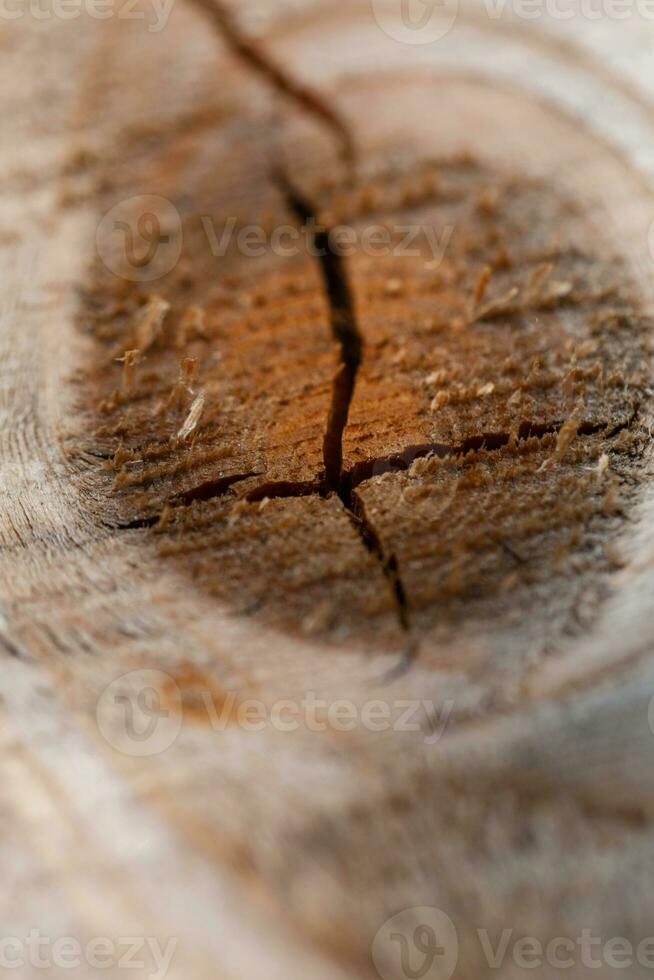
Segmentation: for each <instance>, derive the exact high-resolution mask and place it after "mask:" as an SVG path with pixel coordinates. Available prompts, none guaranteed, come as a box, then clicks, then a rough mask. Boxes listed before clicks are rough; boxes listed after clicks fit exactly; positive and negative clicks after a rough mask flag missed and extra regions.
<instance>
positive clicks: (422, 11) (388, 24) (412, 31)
mask: <svg viewBox="0 0 654 980" xmlns="http://www.w3.org/2000/svg"><path fill="white" fill-rule="evenodd" d="M372 9H373V13H374V15H375V20H376V21H377V23H378V24H379V26H380V27H381V29H382V30H383V32H384V33H385V34H387V35H388V37H390V38H392V39H393V40H394V41H399V42H400V43H402V44H433V43H434V42H435V41H440V40H441V38H444V37H445V36H446V35H447V34H449V32H450V31H451V30H452V28H453V27H454V24H455V22H456V19H457V17H458V14H459V0H372Z"/></svg>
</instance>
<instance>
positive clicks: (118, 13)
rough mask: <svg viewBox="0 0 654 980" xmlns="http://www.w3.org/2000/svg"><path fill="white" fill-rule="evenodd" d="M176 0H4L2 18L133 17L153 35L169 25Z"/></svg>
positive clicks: (72, 18)
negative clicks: (140, 0) (142, 1)
mask: <svg viewBox="0 0 654 980" xmlns="http://www.w3.org/2000/svg"><path fill="white" fill-rule="evenodd" d="M174 3H175V0H145V2H144V3H139V2H137V0H0V21H2V20H6V21H14V20H23V19H24V18H26V17H29V18H31V19H32V20H41V21H42V20H47V21H50V20H64V21H70V20H78V19H79V18H80V17H90V18H91V20H112V19H114V20H131V21H140V22H141V23H142V24H144V26H145V28H146V30H147V31H148V33H150V34H159V33H160V32H161V31H163V30H164V28H165V27H166V26H167V24H168V21H169V19H170V15H171V13H172V9H173V6H174Z"/></svg>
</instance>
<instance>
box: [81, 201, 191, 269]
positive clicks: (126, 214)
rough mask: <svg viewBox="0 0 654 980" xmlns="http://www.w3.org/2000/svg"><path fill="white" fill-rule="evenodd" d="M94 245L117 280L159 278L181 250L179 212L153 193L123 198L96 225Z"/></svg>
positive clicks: (173, 266) (173, 262) (177, 259)
mask: <svg viewBox="0 0 654 980" xmlns="http://www.w3.org/2000/svg"><path fill="white" fill-rule="evenodd" d="M96 248H97V253H98V256H99V257H100V259H101V261H102V262H103V264H104V265H105V267H106V268H107V269H108V270H109V272H112V273H113V274H114V275H115V276H119V277H120V278H121V279H128V280H129V281H130V282H153V281H154V280H156V279H161V278H162V277H163V276H165V275H167V273H169V272H171V271H172V269H174V268H175V266H176V265H177V262H178V261H179V257H180V255H181V252H182V223H181V220H180V217H179V212H178V211H177V208H176V207H175V206H174V205H173V204H172V203H171V202H170V201H168V200H167V199H166V198H165V197H158V196H157V195H155V194H140V195H138V196H137V197H130V198H127V199H126V200H125V201H121V202H120V203H119V204H116V205H115V206H114V207H112V208H111V210H110V211H108V212H107V213H106V214H105V216H104V218H103V219H102V221H101V222H100V224H99V225H98V230H97V234H96Z"/></svg>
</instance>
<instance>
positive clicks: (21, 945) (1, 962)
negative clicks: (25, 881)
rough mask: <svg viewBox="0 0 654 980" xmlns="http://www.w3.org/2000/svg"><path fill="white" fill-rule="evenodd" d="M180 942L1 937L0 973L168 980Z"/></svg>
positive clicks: (39, 935) (38, 934) (34, 931)
mask: <svg viewBox="0 0 654 980" xmlns="http://www.w3.org/2000/svg"><path fill="white" fill-rule="evenodd" d="M177 944H178V940H177V939H168V940H167V941H166V943H162V942H161V941H160V940H159V939H153V938H152V937H149V938H146V937H143V936H129V937H128V936H123V937H120V938H117V939H110V938H108V937H107V936H95V937H93V938H92V939H89V940H88V941H87V942H85V943H82V942H80V940H79V939H76V938H75V937H74V936H58V937H57V938H52V937H51V936H44V935H43V934H42V933H41V931H40V930H39V929H31V930H30V932H29V933H28V934H27V935H26V936H20V937H19V936H2V935H0V970H1V971H3V972H4V971H5V970H8V971H12V972H13V971H14V970H16V971H21V972H23V971H25V970H26V969H27V968H29V967H31V968H32V969H34V970H43V971H52V970H82V969H84V970H86V969H87V968H90V969H91V970H115V969H118V970H139V971H140V972H139V976H141V977H144V978H147V980H165V977H166V976H167V975H168V971H169V970H170V967H171V964H172V961H173V957H174V955H175V951H176V949H177Z"/></svg>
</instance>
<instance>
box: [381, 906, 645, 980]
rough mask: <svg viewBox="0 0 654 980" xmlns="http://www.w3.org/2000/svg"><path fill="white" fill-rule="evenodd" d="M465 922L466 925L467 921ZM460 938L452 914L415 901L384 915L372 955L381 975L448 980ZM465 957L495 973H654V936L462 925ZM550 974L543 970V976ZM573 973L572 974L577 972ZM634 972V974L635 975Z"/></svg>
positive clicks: (395, 979)
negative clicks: (535, 932) (545, 935)
mask: <svg viewBox="0 0 654 980" xmlns="http://www.w3.org/2000/svg"><path fill="white" fill-rule="evenodd" d="M468 926H469V924H468ZM460 942H462V939H461V937H460V936H459V933H458V931H457V928H456V926H455V924H454V922H453V921H452V919H451V918H450V917H449V915H447V914H446V913H445V912H443V911H442V910H441V909H438V908H432V907H430V906H418V907H415V908H409V909H404V910H403V911H401V912H398V913H397V914H396V915H394V916H392V918H390V919H388V920H387V921H386V922H385V923H384V924H383V925H382V926H381V928H380V929H379V930H378V932H377V934H376V936H375V938H374V940H373V944H372V960H373V963H374V965H375V968H376V970H377V973H378V974H379V976H380V977H381V978H382V980H449V978H450V977H451V976H452V975H453V974H454V971H455V970H456V967H457V964H458V961H459V949H460V945H459V944H460ZM466 946H467V949H466V958H467V959H468V960H469V961H473V960H477V961H478V962H479V963H481V964H483V965H484V968H485V969H488V970H497V971H498V972H500V975H503V974H504V972H506V971H508V970H509V969H510V970H511V976H513V975H514V974H515V971H516V969H517V970H524V971H526V974H527V975H528V976H534V972H533V971H535V970H544V969H548V968H549V970H553V971H561V972H562V973H563V974H564V975H565V974H566V973H567V971H570V970H573V969H584V970H599V969H601V968H603V967H608V968H609V969H611V970H620V971H621V973H622V975H623V976H624V975H625V973H624V972H622V971H626V970H636V971H638V972H637V975H638V976H642V975H643V973H642V971H643V970H651V971H652V974H653V975H654V936H646V937H644V938H641V939H639V940H637V941H635V940H634V939H633V938H632V939H626V938H624V937H620V936H612V937H606V936H602V935H600V934H599V932H598V930H596V929H592V928H583V929H579V930H578V931H576V932H575V933H570V934H568V935H558V936H549V937H548V938H547V939H544V938H543V937H538V936H529V935H525V934H524V933H523V932H520V931H518V930H516V929H514V928H510V927H507V928H504V929H499V930H498V929H488V928H483V927H482V926H479V927H477V928H473V929H472V930H470V929H469V928H468V929H467V930H466ZM549 975H550V973H549V972H548V976H549ZM576 975H577V974H575V976H576ZM634 975H635V974H634Z"/></svg>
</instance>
